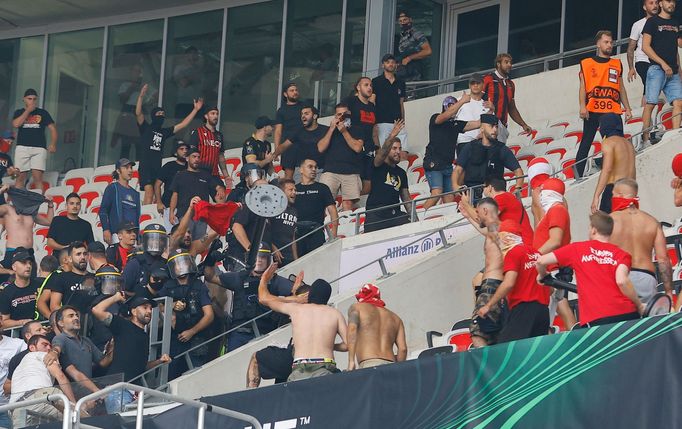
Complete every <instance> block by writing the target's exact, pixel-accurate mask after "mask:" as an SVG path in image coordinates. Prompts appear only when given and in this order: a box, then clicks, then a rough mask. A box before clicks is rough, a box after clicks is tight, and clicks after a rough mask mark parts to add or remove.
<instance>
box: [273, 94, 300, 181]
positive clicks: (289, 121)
mask: <svg viewBox="0 0 682 429" xmlns="http://www.w3.org/2000/svg"><path fill="white" fill-rule="evenodd" d="M282 99H283V101H284V103H282V107H280V108H279V109H277V115H276V116H275V150H277V149H278V148H279V145H280V144H282V143H284V142H285V141H287V139H290V138H291V137H292V136H294V135H296V133H297V132H298V130H299V129H300V128H301V109H302V108H303V103H301V102H300V101H299V100H298V87H297V86H296V84H295V83H293V82H290V83H288V84H287V85H286V86H285V87H284V89H283V90H282ZM280 165H281V166H282V168H284V177H286V178H288V179H291V178H293V177H294V168H296V154H295V153H293V151H285V152H283V153H282V159H281V160H280Z"/></svg>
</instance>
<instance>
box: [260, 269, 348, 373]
mask: <svg viewBox="0 0 682 429" xmlns="http://www.w3.org/2000/svg"><path fill="white" fill-rule="evenodd" d="M275 271H277V264H272V265H270V266H269V267H268V269H267V270H266V271H265V272H264V273H263V275H262V276H261V279H260V284H259V285H258V300H259V301H260V303H261V304H262V305H265V306H267V307H270V308H271V309H272V310H273V311H276V312H278V313H282V314H286V315H288V316H289V317H290V318H291V328H292V331H293V338H294V364H293V365H292V370H291V375H290V376H289V379H288V381H296V380H303V379H306V378H312V377H321V376H323V375H329V374H334V373H337V372H339V370H338V369H337V368H336V361H334V350H337V351H341V352H344V351H347V350H348V347H347V346H346V330H347V327H346V320H345V319H344V318H343V315H342V314H341V312H340V311H339V310H337V309H335V308H333V307H329V306H328V305H327V301H329V297H330V296H331V292H332V291H331V287H330V286H329V284H328V283H327V284H323V283H318V285H315V287H313V288H311V289H310V293H309V294H308V302H307V303H305V304H301V303H296V302H290V301H286V300H285V299H284V298H281V297H278V296H274V295H273V294H271V293H270V291H269V290H268V283H269V282H270V279H271V278H272V277H273V276H274V274H275ZM301 282H303V272H301V274H299V276H298V277H296V282H294V287H296V286H297V283H298V284H300V283H301ZM336 335H339V336H340V337H341V341H342V342H341V343H339V344H334V341H335V340H336Z"/></svg>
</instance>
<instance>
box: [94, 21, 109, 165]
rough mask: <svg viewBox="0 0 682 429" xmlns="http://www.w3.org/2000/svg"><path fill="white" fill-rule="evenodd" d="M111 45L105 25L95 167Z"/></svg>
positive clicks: (100, 138)
mask: <svg viewBox="0 0 682 429" xmlns="http://www.w3.org/2000/svg"><path fill="white" fill-rule="evenodd" d="M108 45H109V26H108V25H107V26H105V27H104V40H103V42H102V65H101V67H102V68H101V70H100V73H99V97H98V99H97V126H96V128H97V134H96V136H95V156H94V157H93V160H94V163H93V167H97V165H98V163H99V147H100V141H101V140H102V110H103V109H104V79H105V78H106V70H107V52H108V49H109V47H108Z"/></svg>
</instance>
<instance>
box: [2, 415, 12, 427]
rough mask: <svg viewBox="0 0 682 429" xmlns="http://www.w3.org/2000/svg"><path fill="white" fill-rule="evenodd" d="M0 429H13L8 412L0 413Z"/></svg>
mask: <svg viewBox="0 0 682 429" xmlns="http://www.w3.org/2000/svg"><path fill="white" fill-rule="evenodd" d="M0 428H7V429H12V419H11V418H10V417H9V413H8V412H7V411H5V412H4V413H0Z"/></svg>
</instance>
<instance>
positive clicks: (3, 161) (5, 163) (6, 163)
mask: <svg viewBox="0 0 682 429" xmlns="http://www.w3.org/2000/svg"><path fill="white" fill-rule="evenodd" d="M0 166H2V167H5V168H8V167H9V161H8V160H6V159H0Z"/></svg>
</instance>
